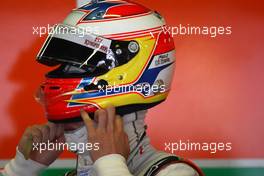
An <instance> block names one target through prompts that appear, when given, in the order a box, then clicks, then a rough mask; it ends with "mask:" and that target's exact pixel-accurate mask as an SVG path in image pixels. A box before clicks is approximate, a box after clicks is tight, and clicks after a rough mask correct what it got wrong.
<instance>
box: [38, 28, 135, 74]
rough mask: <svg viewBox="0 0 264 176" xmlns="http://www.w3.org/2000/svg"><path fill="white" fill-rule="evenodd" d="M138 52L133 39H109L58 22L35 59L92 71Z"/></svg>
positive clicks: (127, 58) (121, 62)
mask: <svg viewBox="0 0 264 176" xmlns="http://www.w3.org/2000/svg"><path fill="white" fill-rule="evenodd" d="M76 29H78V30H76ZM77 31H78V32H77ZM84 31H85V30H84ZM138 52H139V45H138V43H137V42H135V41H116V40H110V39H106V38H104V37H100V36H97V35H94V34H91V33H89V34H88V33H85V32H82V31H81V30H80V29H79V28H76V27H72V26H67V25H63V24H59V25H56V26H55V27H54V29H53V31H52V33H51V34H50V35H49V36H48V38H47V39H46V41H45V43H44V44H43V46H42V48H41V50H40V52H39V54H38V56H37V60H38V62H40V63H42V64H45V65H48V66H56V65H61V64H67V65H74V66H75V67H79V68H82V69H85V70H86V71H88V72H94V71H96V70H97V69H98V68H99V69H100V70H110V69H112V68H114V67H117V66H120V65H123V64H125V63H127V62H128V61H129V60H131V59H132V58H133V57H135V55H136V54H137V53H138Z"/></svg>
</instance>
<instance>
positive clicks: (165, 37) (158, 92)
mask: <svg viewBox="0 0 264 176" xmlns="http://www.w3.org/2000/svg"><path fill="white" fill-rule="evenodd" d="M165 28H166V23H165V21H164V19H163V18H162V16H161V15H160V14H159V13H158V12H156V11H152V10H150V9H148V8H146V7H144V6H142V5H140V4H137V3H135V2H132V1H124V0H122V1H121V0H97V1H91V2H90V3H88V4H86V5H84V6H82V7H80V8H77V9H74V10H72V12H71V13H70V14H69V15H68V16H67V17H66V19H65V20H64V21H63V22H62V23H59V24H56V25H55V26H54V27H53V28H52V31H50V32H49V36H48V37H47V39H46V41H45V43H44V44H43V46H42V48H41V49H40V51H39V53H38V55H37V61H38V62H39V63H41V64H44V65H46V66H50V67H55V68H54V70H53V71H51V72H49V73H47V74H46V76H45V77H46V79H45V81H44V83H43V84H42V85H41V86H40V87H41V88H40V91H41V93H42V95H43V101H44V109H45V113H46V117H47V119H48V120H49V121H52V122H72V121H79V120H81V118H80V109H84V110H85V111H87V112H88V113H93V112H95V111H96V110H97V109H100V108H105V107H107V106H108V105H109V104H112V105H114V106H115V107H116V108H117V113H118V114H120V115H124V114H128V113H131V112H135V111H139V110H145V109H149V108H151V107H154V106H155V105H158V104H159V103H161V102H162V101H164V100H165V99H166V97H167V96H168V93H169V90H170V87H171V81H172V77H173V72H174V66H175V47H174V42H173V38H172V37H171V35H170V33H169V32H168V31H167V30H164V29H165Z"/></svg>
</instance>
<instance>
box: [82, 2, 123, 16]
mask: <svg viewBox="0 0 264 176" xmlns="http://www.w3.org/2000/svg"><path fill="white" fill-rule="evenodd" d="M120 4H124V3H123V2H111V1H98V2H92V3H90V4H87V5H84V6H82V7H80V8H79V10H87V11H90V13H88V15H87V16H86V17H85V18H84V19H83V20H84V21H86V20H101V19H104V16H105V14H106V12H107V10H108V9H109V8H111V7H114V6H118V5H120Z"/></svg>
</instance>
